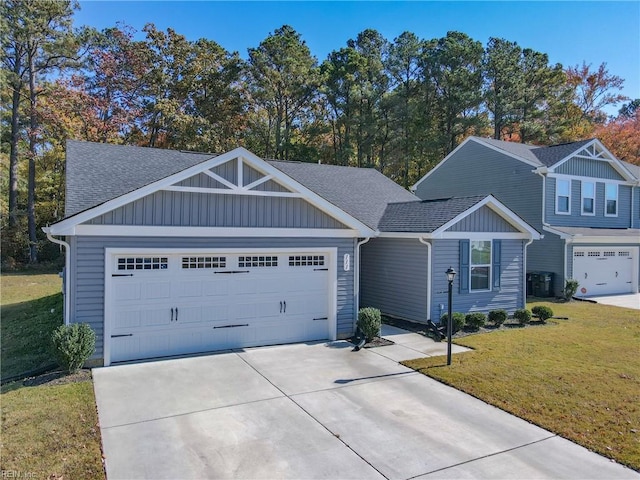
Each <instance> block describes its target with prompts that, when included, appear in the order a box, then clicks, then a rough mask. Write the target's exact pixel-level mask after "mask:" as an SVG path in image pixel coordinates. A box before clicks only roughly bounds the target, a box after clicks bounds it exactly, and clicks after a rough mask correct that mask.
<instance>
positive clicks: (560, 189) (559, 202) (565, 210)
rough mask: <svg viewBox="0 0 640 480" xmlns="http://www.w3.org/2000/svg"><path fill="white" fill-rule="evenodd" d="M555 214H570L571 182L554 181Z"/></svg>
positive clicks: (559, 179) (558, 179)
mask: <svg viewBox="0 0 640 480" xmlns="http://www.w3.org/2000/svg"><path fill="white" fill-rule="evenodd" d="M556 213H559V214H561V215H568V214H570V213H571V180H564V179H561V178H557V179H556Z"/></svg>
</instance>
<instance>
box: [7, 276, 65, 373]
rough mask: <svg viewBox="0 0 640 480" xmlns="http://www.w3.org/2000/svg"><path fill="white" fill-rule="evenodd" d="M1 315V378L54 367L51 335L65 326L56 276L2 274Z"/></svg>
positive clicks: (58, 280) (58, 281) (59, 284)
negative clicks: (50, 350) (49, 366)
mask: <svg viewBox="0 0 640 480" xmlns="http://www.w3.org/2000/svg"><path fill="white" fill-rule="evenodd" d="M1 286H2V297H1V302H0V305H1V306H0V315H1V316H2V324H1V326H0V334H1V335H2V347H1V349H0V360H1V366H0V376H1V377H2V378H7V377H12V376H14V375H18V374H21V373H25V372H29V371H31V370H35V369H38V368H42V367H46V366H48V365H52V364H55V361H54V360H53V357H52V356H51V354H50V352H49V341H50V338H51V332H53V330H54V329H55V328H56V327H57V326H59V325H61V324H62V321H63V320H62V294H61V293H60V288H61V280H60V278H59V277H58V275H57V274H33V273H29V274H9V275H7V274H3V275H2V279H1Z"/></svg>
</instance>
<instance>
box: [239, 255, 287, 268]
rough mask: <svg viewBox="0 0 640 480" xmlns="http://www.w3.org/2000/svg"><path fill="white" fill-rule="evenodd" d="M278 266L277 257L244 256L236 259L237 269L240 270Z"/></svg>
mask: <svg viewBox="0 0 640 480" xmlns="http://www.w3.org/2000/svg"><path fill="white" fill-rule="evenodd" d="M277 266H278V257H277V256H265V255H256V256H248V257H247V256H244V257H238V267H240V268H252V267H258V268H259V267H277Z"/></svg>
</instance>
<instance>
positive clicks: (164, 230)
mask: <svg viewBox="0 0 640 480" xmlns="http://www.w3.org/2000/svg"><path fill="white" fill-rule="evenodd" d="M60 235H83V236H94V237H95V236H105V237H271V238H273V237H307V238H308V237H328V238H336V237H339V238H357V237H359V236H361V235H360V232H358V231H357V230H353V229H349V228H343V229H342V228H338V229H334V228H253V227H175V226H169V227H160V226H146V225H145V226H137V225H76V226H75V227H74V228H73V229H72V230H70V231H69V232H66V233H61V234H60Z"/></svg>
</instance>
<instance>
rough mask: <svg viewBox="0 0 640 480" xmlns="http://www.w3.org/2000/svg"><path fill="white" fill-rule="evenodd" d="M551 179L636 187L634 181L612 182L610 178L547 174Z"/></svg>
mask: <svg viewBox="0 0 640 480" xmlns="http://www.w3.org/2000/svg"><path fill="white" fill-rule="evenodd" d="M547 177H549V178H560V179H565V180H579V181H581V182H582V181H584V182H593V183H595V182H598V183H615V184H616V185H630V186H634V185H635V184H636V182H635V181H633V180H612V179H609V178H599V177H583V176H581V175H571V174H569V173H553V172H549V173H548V174H547Z"/></svg>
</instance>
